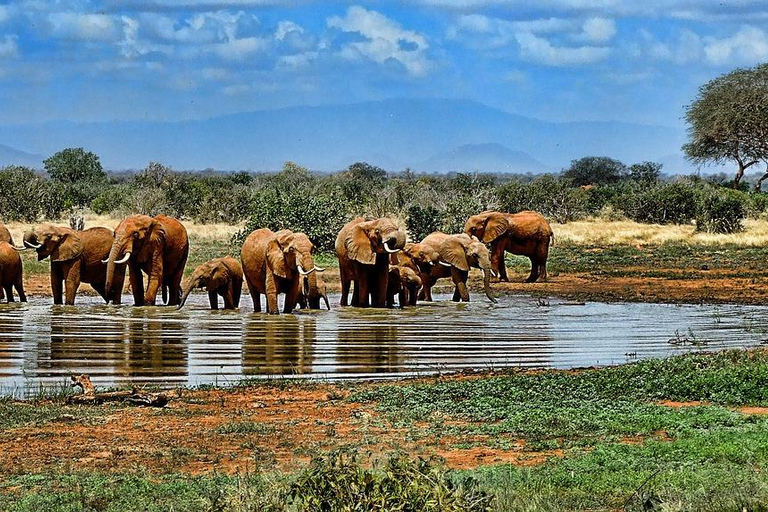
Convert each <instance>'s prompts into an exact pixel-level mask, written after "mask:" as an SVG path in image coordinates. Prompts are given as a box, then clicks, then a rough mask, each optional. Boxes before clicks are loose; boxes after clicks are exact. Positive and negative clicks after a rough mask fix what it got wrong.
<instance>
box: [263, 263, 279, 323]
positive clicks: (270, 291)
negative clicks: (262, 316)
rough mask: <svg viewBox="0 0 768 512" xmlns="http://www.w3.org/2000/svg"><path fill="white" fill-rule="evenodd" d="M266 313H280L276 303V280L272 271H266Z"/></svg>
mask: <svg viewBox="0 0 768 512" xmlns="http://www.w3.org/2000/svg"><path fill="white" fill-rule="evenodd" d="M265 295H266V296H267V313H269V314H270V315H277V314H279V313H280V310H279V309H278V305H277V282H276V281H275V276H274V275H273V274H272V272H269V271H268V272H267V292H266V294H265Z"/></svg>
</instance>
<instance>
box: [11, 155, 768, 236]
mask: <svg viewBox="0 0 768 512" xmlns="http://www.w3.org/2000/svg"><path fill="white" fill-rule="evenodd" d="M661 170H662V167H661V165H660V164H657V163H653V162H642V163H638V164H633V165H629V166H627V165H625V164H623V163H622V162H620V161H618V160H615V159H611V158H606V157H585V158H581V159H579V160H574V161H573V162H571V165H570V166H569V167H568V168H567V169H565V170H563V171H562V172H561V173H559V174H545V175H531V174H526V175H498V174H483V173H473V174H463V173H454V174H449V175H423V174H415V173H413V172H411V171H410V170H408V169H406V170H404V171H402V172H399V173H387V172H385V171H384V170H382V169H381V168H379V167H376V166H373V165H370V164H367V163H364V162H358V163H354V164H352V165H350V166H349V167H348V168H347V169H345V170H344V171H341V172H337V173H332V174H326V173H315V172H310V171H309V170H308V169H306V168H304V167H301V166H300V165H298V164H296V163H293V162H287V163H286V164H285V165H284V167H283V169H282V171H280V172H277V173H248V172H235V173H223V172H215V171H210V170H208V171H201V172H179V171H174V170H173V169H171V168H169V167H167V166H165V165H163V164H160V163H157V162H151V163H149V164H148V165H147V167H146V168H145V169H143V170H142V171H140V172H136V173H124V172H123V173H107V172H105V171H104V170H103V169H102V168H101V164H100V163H99V159H98V157H97V156H96V155H94V154H93V153H90V152H86V151H84V150H83V149H82V148H75V149H65V150H64V151H61V152H59V153H57V154H55V155H53V156H52V157H51V158H49V159H47V160H45V168H44V171H43V172H40V171H33V170H31V169H28V168H25V167H18V166H7V167H3V168H0V188H2V190H3V194H2V195H0V219H2V220H3V221H14V220H23V221H30V222H33V221H41V220H44V219H49V220H57V219H60V218H61V217H62V216H66V215H67V214H71V213H72V212H73V211H77V210H82V209H90V210H92V211H93V212H95V213H97V214H108V215H113V216H124V215H128V214H131V213H144V214H148V215H155V214H158V213H165V214H167V215H171V216H174V217H178V218H182V219H191V220H194V221H196V222H199V223H231V224H237V223H241V222H245V228H244V229H243V230H242V232H241V234H240V236H239V237H236V238H235V240H234V241H233V243H235V244H237V243H239V242H241V241H242V238H243V237H244V235H245V234H247V233H248V232H250V231H251V230H252V229H255V228H257V227H268V228H271V229H273V230H278V229H283V228H290V229H293V230H300V231H304V232H306V233H307V234H308V235H309V236H310V238H311V239H312V240H313V242H314V243H315V244H316V245H317V246H318V247H319V248H320V249H321V250H324V251H329V250H332V248H333V244H334V240H335V236H336V233H337V232H338V230H339V229H340V228H341V227H342V226H343V225H344V224H345V223H346V222H347V221H348V220H349V219H350V218H352V217H354V216H357V215H371V216H387V215H388V216H393V217H396V218H398V219H399V220H400V221H401V222H402V223H403V224H404V225H405V226H407V228H408V230H409V232H410V235H411V238H412V239H414V240H416V239H421V238H422V237H424V236H426V235H427V234H429V233H430V232H432V231H435V230H441V231H445V232H449V233H455V232H460V231H461V230H462V229H463V226H464V222H465V220H466V219H467V217H469V216H470V215H473V214H475V213H478V212H480V211H483V210H487V209H499V210H504V211H510V212H515V211H521V210H536V211H539V212H541V213H542V214H544V215H545V216H547V217H548V218H550V219H551V220H553V221H556V222H568V221H572V220H576V219H582V218H586V217H591V216H603V217H608V218H628V219H632V220H635V221H638V222H648V223H662V224H665V223H692V222H694V221H695V223H696V226H697V227H698V228H699V229H701V230H706V231H713V232H733V231H737V230H739V229H740V228H741V225H742V221H743V219H744V218H745V217H747V216H763V215H766V213H767V212H768V196H766V195H764V194H758V193H749V192H745V191H739V190H731V189H730V187H729V185H730V182H729V180H728V179H727V178H725V177H723V176H716V177H713V178H710V179H702V178H700V177H696V176H688V177H680V176H677V177H668V176H663V175H662V174H661Z"/></svg>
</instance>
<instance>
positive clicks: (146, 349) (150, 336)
mask: <svg viewBox="0 0 768 512" xmlns="http://www.w3.org/2000/svg"><path fill="white" fill-rule="evenodd" d="M130 314H131V316H130V318H129V319H128V320H129V323H128V327H127V331H126V337H125V346H124V352H123V359H122V361H121V365H120V368H119V373H120V374H121V375H124V376H126V377H139V376H140V377H176V376H185V375H187V358H188V354H187V345H188V340H187V337H188V334H187V327H186V324H185V320H182V319H179V318H165V317H164V314H163V312H162V310H157V309H154V308H133V309H131V310H130Z"/></svg>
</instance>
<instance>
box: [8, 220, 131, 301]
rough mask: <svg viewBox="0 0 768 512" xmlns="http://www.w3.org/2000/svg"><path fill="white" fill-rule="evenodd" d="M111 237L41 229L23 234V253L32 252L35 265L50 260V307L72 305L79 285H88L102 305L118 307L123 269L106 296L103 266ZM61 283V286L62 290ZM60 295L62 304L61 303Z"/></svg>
mask: <svg viewBox="0 0 768 512" xmlns="http://www.w3.org/2000/svg"><path fill="white" fill-rule="evenodd" d="M114 241H115V237H114V234H113V233H112V230H111V229H108V228H100V227H99V228H90V229H86V230H84V231H75V230H73V229H70V228H66V227H59V226H41V227H38V228H36V229H35V230H33V231H27V232H26V233H24V247H23V248H19V250H23V249H35V250H36V251H37V259H38V261H42V260H44V259H45V258H48V257H50V258H51V292H52V294H53V303H54V304H67V305H73V304H74V303H75V295H76V294H77V289H78V288H79V287H80V283H88V284H90V285H91V287H93V289H94V290H96V292H97V293H98V294H99V295H101V297H102V298H103V299H104V300H106V301H110V300H111V301H112V302H113V303H114V304H120V302H121V300H122V293H123V279H124V278H125V268H124V266H123V268H122V269H121V270H122V272H119V273H118V277H117V279H116V280H115V285H114V287H113V289H112V292H111V293H110V294H108V293H107V289H106V284H105V283H106V280H107V266H106V265H105V264H104V263H103V261H102V260H103V259H104V258H106V257H107V256H108V255H109V251H110V249H111V248H112V243H113V242H114ZM62 282H63V283H64V286H63V287H62ZM62 294H63V295H64V299H65V302H63V301H62Z"/></svg>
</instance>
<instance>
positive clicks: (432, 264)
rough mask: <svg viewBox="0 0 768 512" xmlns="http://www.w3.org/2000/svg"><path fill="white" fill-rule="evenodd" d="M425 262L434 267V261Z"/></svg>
mask: <svg viewBox="0 0 768 512" xmlns="http://www.w3.org/2000/svg"><path fill="white" fill-rule="evenodd" d="M427 263H429V266H430V267H434V266H435V262H434V261H428V262H427Z"/></svg>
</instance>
